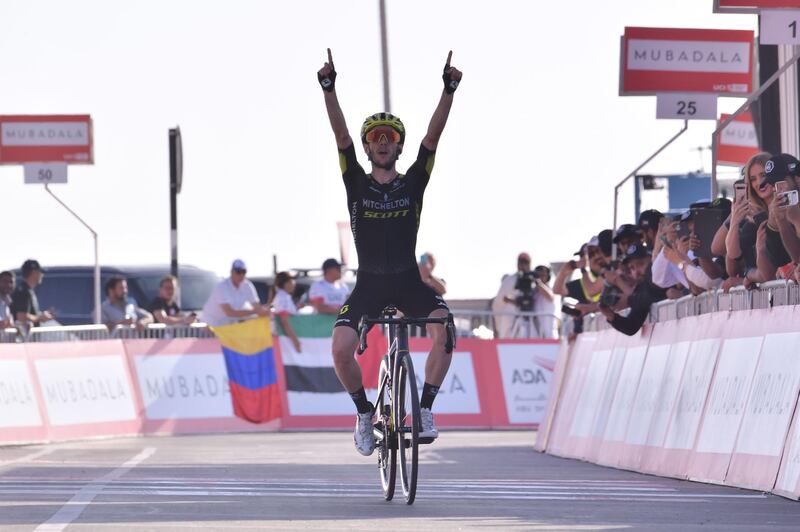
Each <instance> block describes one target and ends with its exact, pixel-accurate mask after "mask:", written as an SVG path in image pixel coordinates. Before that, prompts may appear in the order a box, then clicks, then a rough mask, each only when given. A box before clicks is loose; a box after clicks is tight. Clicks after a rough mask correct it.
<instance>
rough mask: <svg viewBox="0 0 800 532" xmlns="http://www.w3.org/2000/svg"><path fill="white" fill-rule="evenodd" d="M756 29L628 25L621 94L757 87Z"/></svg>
mask: <svg viewBox="0 0 800 532" xmlns="http://www.w3.org/2000/svg"><path fill="white" fill-rule="evenodd" d="M753 38H754V35H753V32H752V31H743V30H698V29H672V28H625V35H624V36H623V38H622V54H621V55H622V57H621V66H620V70H621V73H622V75H621V76H620V95H642V94H656V93H659V92H686V93H691V92H706V93H715V94H734V95H742V96H744V95H746V94H748V93H750V92H751V91H752V90H753Z"/></svg>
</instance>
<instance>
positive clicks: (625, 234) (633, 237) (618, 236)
mask: <svg viewBox="0 0 800 532" xmlns="http://www.w3.org/2000/svg"><path fill="white" fill-rule="evenodd" d="M642 238H643V235H642V231H641V229H639V227H637V226H635V225H633V224H622V225H620V226H619V228H618V229H617V232H616V233H615V234H614V240H613V242H614V244H616V245H617V253H618V256H620V255H621V256H623V257H624V256H625V252H626V251H627V249H628V248H629V247H631V246H633V245H634V244H640V243H641V242H642Z"/></svg>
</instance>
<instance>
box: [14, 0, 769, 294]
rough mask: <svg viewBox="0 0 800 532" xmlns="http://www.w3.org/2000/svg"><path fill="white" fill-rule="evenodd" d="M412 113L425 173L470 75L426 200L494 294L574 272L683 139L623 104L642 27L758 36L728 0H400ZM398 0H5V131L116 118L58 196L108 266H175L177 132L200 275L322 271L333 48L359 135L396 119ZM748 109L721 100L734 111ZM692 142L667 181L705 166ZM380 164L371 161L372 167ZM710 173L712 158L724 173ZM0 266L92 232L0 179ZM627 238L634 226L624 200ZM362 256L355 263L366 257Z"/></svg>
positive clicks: (52, 261)
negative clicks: (722, 2) (387, 111)
mask: <svg viewBox="0 0 800 532" xmlns="http://www.w3.org/2000/svg"><path fill="white" fill-rule="evenodd" d="M387 4H388V35H389V55H390V67H391V90H392V111H393V112H394V113H395V114H397V115H399V116H400V117H401V118H402V119H403V121H404V122H405V124H406V128H407V131H408V134H407V139H406V156H405V157H402V158H401V159H400V163H399V167H400V169H401V170H405V168H406V167H407V165H409V164H410V163H411V160H412V154H415V153H416V146H417V145H418V143H419V142H420V141H421V140H422V136H423V135H424V132H425V128H426V127H427V124H428V120H429V118H430V115H431V113H432V112H433V109H434V107H435V105H436V103H437V101H438V98H439V94H440V92H441V87H442V81H441V69H442V66H443V64H444V60H445V58H446V55H447V51H448V50H451V49H452V50H453V60H452V62H453V65H454V66H456V67H458V68H459V69H461V70H462V71H463V72H464V79H463V81H462V84H461V86H460V87H459V89H458V92H457V93H456V96H455V103H454V104H453V109H452V112H451V115H450V120H449V122H448V125H447V128H446V129H445V132H444V135H443V138H442V140H441V142H440V144H439V149H438V153H437V158H436V167H435V169H434V173H433V178H432V181H431V184H430V186H429V187H428V190H427V193H426V196H425V208H424V211H423V216H422V226H421V229H420V232H419V240H418V247H417V250H418V252H420V253H421V252H423V251H426V250H430V251H432V252H434V253H435V254H436V256H437V259H438V269H437V271H438V273H439V274H440V275H441V276H443V277H445V278H446V279H447V280H448V282H449V288H450V293H449V296H450V297H488V296H492V295H494V293H495V291H496V289H497V286H498V283H499V280H500V277H501V275H502V274H504V273H508V272H511V271H513V270H514V267H515V258H516V255H517V253H519V252H520V251H523V250H524V251H528V252H529V253H530V254H531V255H532V257H533V260H534V261H535V262H549V261H560V260H565V259H567V258H569V256H570V254H571V253H572V252H573V251H575V249H577V247H578V246H579V245H580V244H581V243H582V242H584V241H586V240H587V239H588V238H589V237H590V236H591V235H592V234H594V233H596V232H598V231H599V230H600V229H603V228H605V227H607V226H610V225H611V218H612V198H613V187H614V184H616V183H617V182H618V181H620V180H621V179H622V178H623V177H624V176H625V175H626V174H627V173H628V172H630V171H631V170H632V169H633V168H634V167H635V166H636V165H638V164H639V162H641V161H642V160H643V159H644V158H645V157H646V156H647V155H648V154H649V153H650V152H652V151H653V150H655V149H656V148H657V147H658V146H659V145H660V144H661V143H663V142H664V141H665V140H666V139H667V138H669V137H670V136H671V135H672V134H673V133H674V132H675V131H677V130H678V129H679V128H680V125H681V124H680V122H679V121H671V120H667V121H663V120H662V121H657V120H656V119H655V108H656V101H655V97H625V98H621V97H619V96H618V95H617V94H618V86H617V85H618V75H619V72H618V63H619V37H620V35H621V34H622V32H623V28H624V27H625V26H661V27H698V28H736V29H753V30H755V29H756V27H755V26H756V17H755V16H753V15H714V14H713V13H712V1H711V0H671V1H670V2H665V1H663V0H658V1H656V0H616V1H613V2H597V1H596V0H583V1H575V0H573V1H559V2H538V1H537V2H531V1H522V0H519V1H501V0H500V1H494V2H486V1H482V2H477V1H465V0H458V1H456V0H447V1H445V0H438V1H434V2H431V1H420V0H402V1H399V0H387ZM377 6H378V2H377V0H374V1H366V0H360V1H355V0H352V1H342V0H324V1H322V0H320V1H297V2H266V1H247V2H245V1H236V0H230V1H226V2H221V1H218V2H211V1H198V0H192V1H188V0H185V1H176V0H160V1H158V2H156V1H141V0H140V1H137V2H111V1H108V0H105V1H99V0H97V1H80V0H71V1H69V2H64V1H59V0H48V1H45V0H41V1H37V0H25V1H22V0H4V1H3V2H2V3H0V24H2V31H0V72H2V79H3V82H2V83H0V114H44V113H48V114H49V113H52V114H82V113H88V114H91V115H92V118H93V120H94V138H95V164H94V165H93V166H72V167H70V177H69V179H70V182H69V184H67V185H59V186H55V185H54V186H53V189H54V190H55V192H56V193H57V194H59V195H60V196H61V197H62V198H63V199H64V200H65V201H66V202H67V203H68V204H69V205H70V206H72V207H73V208H74V209H75V210H76V211H77V212H78V213H79V214H80V215H81V216H83V217H84V218H85V219H86V220H87V221H88V222H89V224H90V225H92V226H93V227H95V229H96V230H97V231H98V232H99V234H100V258H101V262H102V263H103V264H109V265H111V264H117V265H123V264H124V265H129V264H153V263H163V264H166V263H168V261H169V202H168V182H169V173H168V158H169V157H168V149H167V130H168V129H169V128H170V127H174V126H175V125H180V127H181V131H182V133H183V146H184V154H185V168H184V186H183V192H182V193H181V195H180V196H179V203H178V212H179V230H180V236H179V256H180V257H179V258H180V260H181V262H182V263H187V264H193V265H196V266H199V267H203V268H207V269H210V270H214V271H216V272H218V273H220V274H224V273H226V271H227V270H228V268H229V266H230V262H231V260H232V259H234V258H236V257H241V258H243V259H245V260H246V261H247V262H248V265H249V268H250V271H251V273H253V274H268V273H270V272H271V269H272V259H271V257H272V254H273V253H276V254H277V255H278V262H279V267H281V268H288V267H318V266H319V265H320V264H321V263H322V261H323V259H325V258H326V257H328V256H337V255H338V244H337V232H336V221H339V220H346V219H347V206H346V200H345V191H344V187H343V185H342V183H341V177H340V174H339V169H338V159H337V155H336V146H335V143H334V140H333V135H332V134H331V132H330V127H329V125H328V120H327V117H326V114H325V106H324V102H323V98H322V94H321V90H320V88H319V85H318V84H317V81H316V71H317V70H318V69H319V68H320V67H321V66H322V63H323V62H324V60H325V57H326V56H325V48H326V47H330V48H331V49H332V50H333V54H334V60H335V63H336V68H337V71H338V74H339V75H338V78H337V91H338V93H339V98H340V101H341V104H342V108H343V109H344V113H345V116H346V118H347V122H348V126H349V128H350V131H351V134H352V135H353V136H354V137H357V134H358V128H359V127H360V124H361V122H362V121H363V119H364V117H365V116H367V115H368V114H372V113H374V112H377V111H380V110H382V107H383V98H382V85H381V64H380V46H379V43H380V41H379V28H378V8H377ZM741 101H742V100H736V99H725V100H721V101H720V111H732V110H734V109H735V108H736V107H738V105H739V103H740V102H741ZM712 130H713V123H712V122H693V123H691V125H690V129H689V131H688V132H687V133H686V134H685V135H684V136H683V137H682V139H681V140H680V141H678V142H677V143H676V144H674V145H673V146H672V147H671V148H670V149H669V150H668V151H666V152H665V153H664V154H663V155H662V156H661V157H660V158H659V159H657V160H656V161H655V162H653V163H652V164H651V165H650V166H649V167H648V168H647V169H645V170H647V171H649V172H652V173H682V172H686V171H690V170H696V169H697V168H698V167H699V166H700V162H701V161H700V157H699V156H698V152H697V151H696V150H694V149H693V148H696V147H697V146H701V145H704V146H705V145H708V144H710V133H711V131H712ZM359 153H360V156H361V159H362V164H364V165H366V157H365V156H363V152H361V150H359ZM709 160H710V157H709V156H708V155H706V157H705V167H706V169H707V170H708V169H709V164H710V163H709ZM0 179H2V183H3V187H4V188H3V194H2V198H3V213H4V219H5V223H4V224H3V225H4V227H5V231H4V238H3V246H2V252H0V257H2V263H1V264H0V267H2V268H10V267H18V266H19V265H20V264H21V263H22V261H23V260H24V259H26V258H28V257H35V258H38V259H39V260H40V261H41V262H42V263H43V264H44V265H45V266H47V265H65V264H90V263H91V262H92V260H93V254H92V241H91V237H90V235H89V233H88V232H87V231H86V230H85V228H83V227H82V226H81V225H79V224H78V222H77V221H75V220H73V219H72V218H71V217H70V215H69V214H68V213H67V212H66V211H64V210H63V209H62V208H61V207H60V206H59V205H58V204H57V203H56V202H55V201H54V200H53V199H52V198H51V197H49V196H48V195H47V194H46V193H45V191H44V190H43V189H42V187H41V186H38V185H25V184H23V172H22V167H16V166H4V167H0ZM621 205H622V207H623V210H622V215H623V216H622V219H621V221H631V219H632V216H633V207H632V189H629V190H627V191H623V196H622V203H621ZM353 255H355V253H353Z"/></svg>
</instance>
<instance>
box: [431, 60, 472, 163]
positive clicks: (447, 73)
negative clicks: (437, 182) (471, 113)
mask: <svg viewBox="0 0 800 532" xmlns="http://www.w3.org/2000/svg"><path fill="white" fill-rule="evenodd" d="M452 56H453V52H452V51H450V53H448V54H447V62H446V63H445V65H444V71H443V72H442V80H443V81H444V89H443V90H442V96H441V98H439V105H437V106H436V110H435V111H434V112H433V116H432V117H431V122H430V124H428V132H427V133H426V134H425V138H424V139H422V144H423V145H424V146H425V147H426V148H428V149H429V150H431V151H436V147H437V146H438V145H439V138H441V136H442V131H444V126H445V124H447V117H448V115H450V107H451V106H452V105H453V93H454V92H455V91H456V89H457V88H458V84H459V83H461V76H462V74H461V71H460V70H458V69H457V68H455V67H452V66H450V58H451V57H452Z"/></svg>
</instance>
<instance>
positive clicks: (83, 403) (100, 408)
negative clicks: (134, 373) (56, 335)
mask: <svg viewBox="0 0 800 532" xmlns="http://www.w3.org/2000/svg"><path fill="white" fill-rule="evenodd" d="M25 351H26V353H27V356H28V360H29V361H30V362H31V364H32V366H33V370H34V374H35V376H36V380H37V381H38V388H39V390H41V400H42V403H41V404H42V405H43V407H44V410H45V415H46V421H47V439H48V440H69V439H78V438H87V437H94V436H109V435H114V436H120V435H133V434H138V433H140V431H141V424H142V419H141V417H140V416H139V413H138V411H137V408H136V391H135V388H134V386H133V381H132V380H131V374H130V371H129V368H128V362H127V359H126V356H125V347H124V346H123V344H122V341H120V340H102V341H97V342H59V343H42V344H26V345H25Z"/></svg>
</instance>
